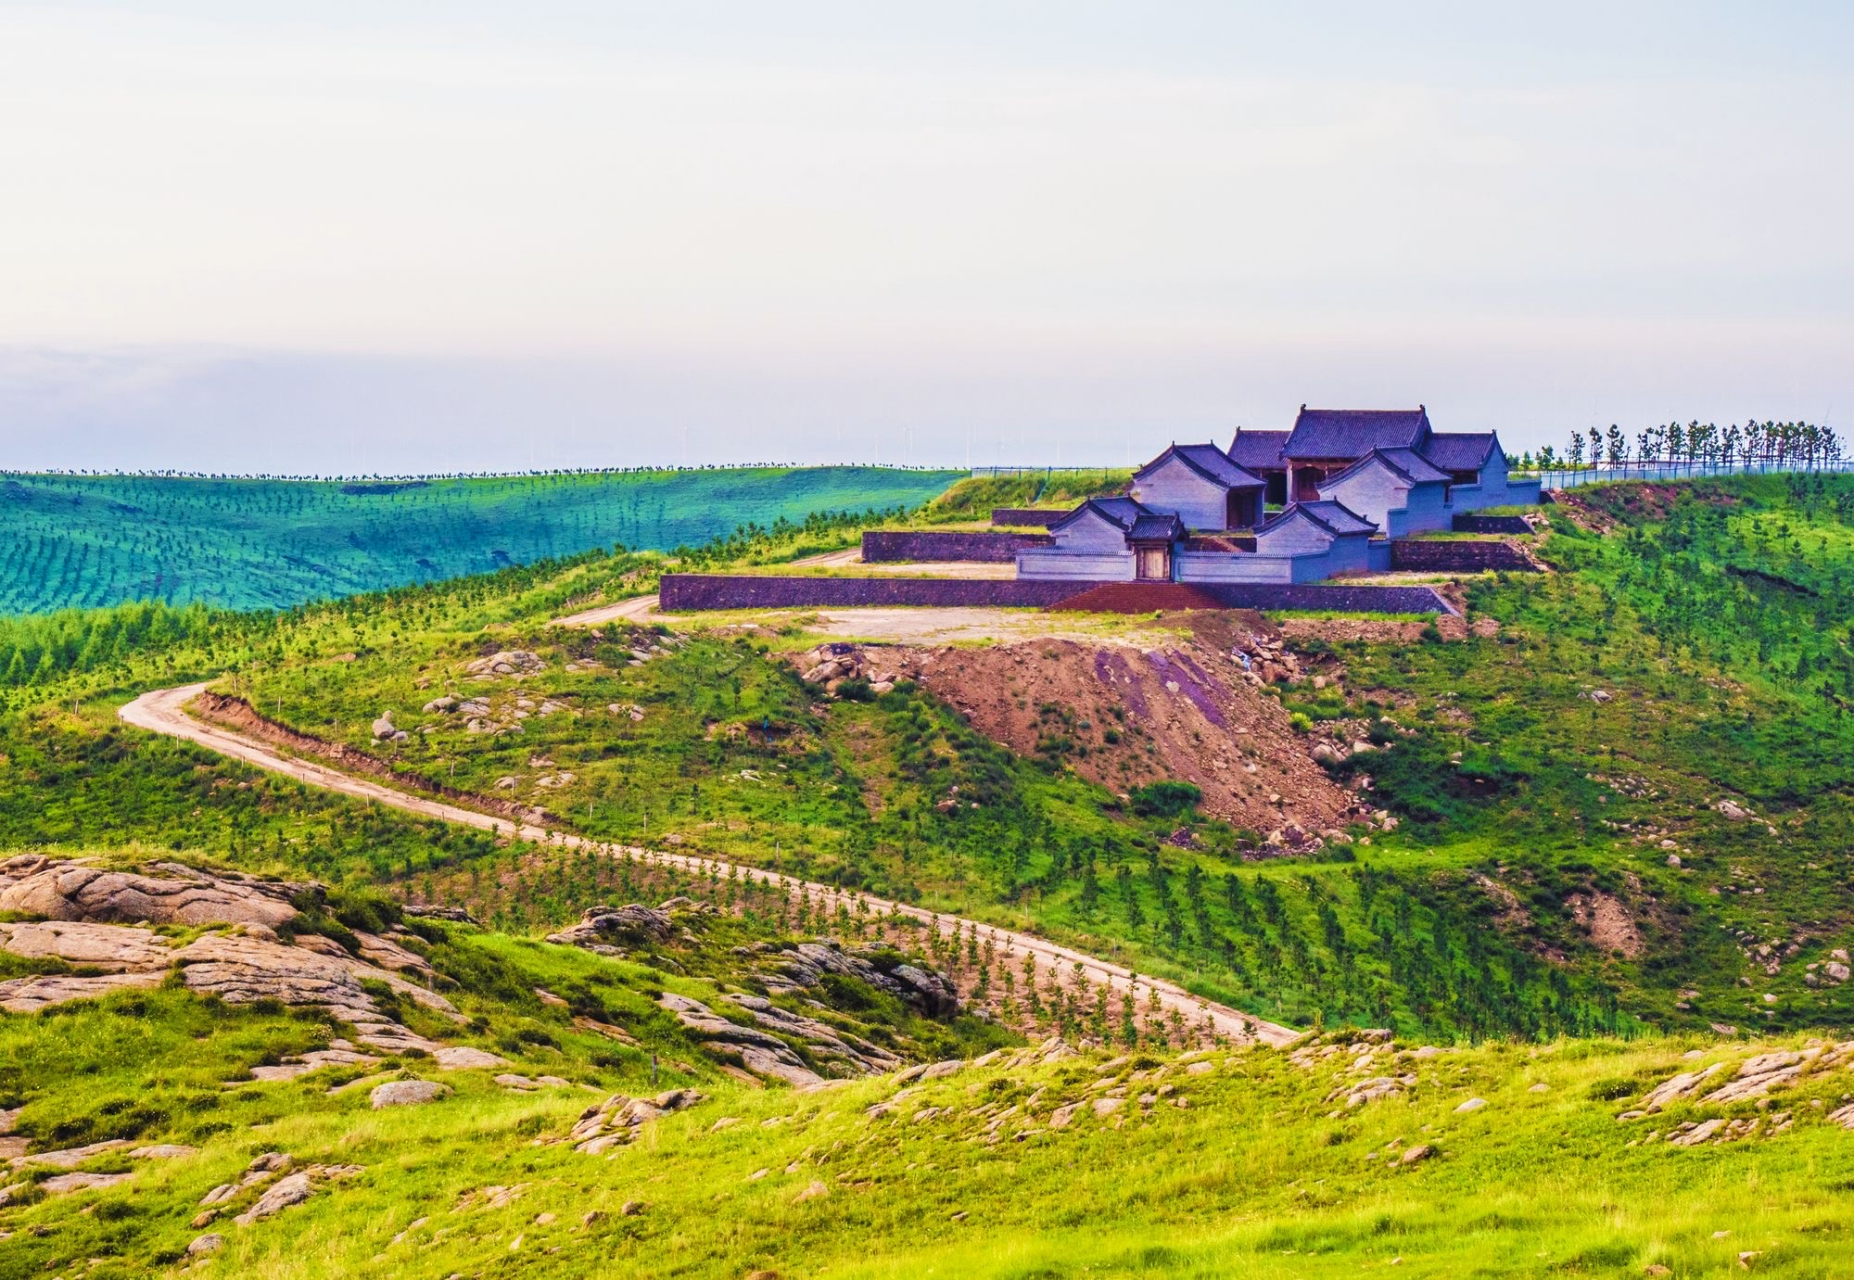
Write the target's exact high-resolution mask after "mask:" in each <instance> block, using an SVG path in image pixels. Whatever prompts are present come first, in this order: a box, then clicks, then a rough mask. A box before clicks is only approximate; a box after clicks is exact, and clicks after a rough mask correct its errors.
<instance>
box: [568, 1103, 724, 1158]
mask: <svg viewBox="0 0 1854 1280" xmlns="http://www.w3.org/2000/svg"><path fill="white" fill-rule="evenodd" d="M702 1100H703V1099H702V1095H701V1094H699V1093H697V1092H696V1091H695V1090H693V1089H670V1090H668V1091H667V1092H664V1093H659V1094H658V1095H657V1096H656V1097H654V1098H627V1097H626V1096H625V1095H624V1094H622V1093H614V1094H613V1095H612V1096H611V1097H609V1098H607V1099H606V1100H605V1101H604V1102H601V1103H599V1104H598V1105H597V1106H592V1107H587V1108H586V1109H585V1110H584V1111H582V1112H580V1116H579V1122H578V1123H577V1124H575V1125H574V1126H573V1130H572V1132H571V1133H569V1134H568V1135H567V1137H566V1141H568V1142H571V1143H572V1144H573V1149H574V1150H576V1151H583V1152H585V1153H586V1154H587V1155H594V1156H596V1155H601V1154H603V1153H605V1152H607V1151H610V1150H611V1149H612V1148H613V1147H617V1146H622V1145H623V1144H625V1143H627V1142H629V1141H631V1139H632V1137H634V1136H635V1134H636V1131H637V1129H638V1128H639V1127H640V1126H642V1125H645V1124H648V1123H649V1122H650V1121H652V1120H655V1119H657V1118H658V1117H659V1116H666V1115H669V1114H670V1113H671V1112H673V1111H682V1110H684V1109H686V1108H688V1107H692V1106H694V1105H695V1104H696V1103H698V1102H701V1101H702Z"/></svg>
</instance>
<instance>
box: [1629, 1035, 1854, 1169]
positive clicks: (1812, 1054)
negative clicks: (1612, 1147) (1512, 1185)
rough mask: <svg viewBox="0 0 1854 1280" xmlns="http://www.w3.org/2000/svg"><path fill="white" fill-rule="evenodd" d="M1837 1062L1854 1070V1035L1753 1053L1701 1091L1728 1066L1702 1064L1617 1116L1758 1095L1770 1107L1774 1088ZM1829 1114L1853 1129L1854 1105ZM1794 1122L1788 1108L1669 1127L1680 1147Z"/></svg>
mask: <svg viewBox="0 0 1854 1280" xmlns="http://www.w3.org/2000/svg"><path fill="white" fill-rule="evenodd" d="M1838 1067H1848V1068H1851V1069H1854V1040H1845V1041H1841V1042H1840V1043H1833V1042H1813V1043H1811V1044H1809V1045H1807V1046H1805V1047H1803V1048H1801V1049H1790V1050H1778V1051H1776V1052H1772V1053H1759V1054H1754V1055H1752V1056H1751V1057H1749V1058H1746V1059H1745V1060H1744V1061H1743V1062H1741V1063H1739V1064H1738V1070H1737V1071H1736V1072H1735V1073H1734V1074H1733V1075H1732V1077H1731V1079H1729V1080H1727V1081H1726V1082H1725V1083H1724V1084H1723V1085H1720V1086H1719V1087H1718V1088H1714V1089H1712V1090H1711V1091H1710V1092H1707V1093H1703V1094H1702V1090H1705V1089H1707V1088H1708V1087H1709V1086H1711V1085H1712V1083H1713V1082H1714V1081H1715V1080H1716V1079H1717V1078H1718V1077H1720V1076H1721V1075H1722V1074H1723V1073H1724V1072H1725V1070H1726V1064H1725V1063H1723V1062H1715V1063H1713V1064H1712V1065H1710V1066H1708V1067H1705V1068H1703V1069H1698V1070H1693V1071H1682V1072H1680V1073H1678V1074H1677V1075H1674V1076H1672V1077H1670V1078H1668V1079H1666V1080H1663V1081H1662V1082H1661V1083H1660V1084H1658V1085H1656V1086H1655V1087H1654V1088H1652V1089H1650V1090H1649V1091H1648V1092H1647V1093H1646V1094H1644V1095H1643V1096H1642V1099H1641V1101H1640V1102H1639V1103H1637V1104H1636V1105H1635V1106H1634V1107H1632V1108H1630V1109H1629V1110H1627V1111H1624V1112H1623V1113H1622V1114H1621V1115H1619V1116H1617V1117H1616V1118H1617V1119H1618V1120H1620V1121H1624V1122H1628V1121H1633V1120H1641V1119H1644V1118H1646V1117H1648V1116H1652V1115H1653V1114H1654V1113H1656V1112H1658V1111H1660V1110H1662V1109H1664V1108H1666V1107H1668V1106H1671V1105H1673V1104H1674V1103H1680V1102H1685V1103H1692V1104H1694V1105H1697V1106H1728V1105H1730V1104H1732V1103H1735V1102H1746V1101H1749V1100H1751V1099H1754V1098H1755V1099H1760V1101H1759V1102H1758V1106H1759V1107H1766V1106H1767V1105H1768V1104H1767V1103H1766V1102H1764V1101H1761V1099H1765V1098H1767V1097H1768V1096H1769V1094H1770V1092H1771V1091H1772V1090H1773V1089H1778V1088H1786V1087H1788V1086H1790V1085H1793V1084H1796V1083H1798V1082H1799V1081H1801V1080H1802V1079H1803V1078H1804V1077H1806V1076H1811V1075H1816V1074H1819V1073H1821V1072H1825V1071H1831V1070H1834V1069H1836V1068H1838ZM1812 1105H1819V1104H1812ZM1829 1119H1830V1120H1832V1121H1834V1122H1835V1123H1836V1124H1841V1125H1843V1126H1844V1127H1847V1128H1854V1106H1849V1107H1843V1108H1842V1109H1841V1110H1840V1111H1837V1112H1835V1113H1833V1114H1832V1115H1830V1116H1829ZM1789 1127H1790V1113H1789V1112H1787V1111H1774V1112H1773V1111H1766V1112H1765V1113H1764V1114H1762V1115H1760V1116H1756V1117H1739V1118H1737V1119H1732V1118H1729V1117H1725V1116H1715V1117H1713V1118H1711V1119H1707V1120H1698V1121H1694V1120H1689V1121H1683V1122H1682V1123H1680V1124H1679V1125H1676V1126H1675V1127H1674V1128H1673V1129H1671V1130H1669V1131H1668V1133H1667V1141H1668V1143H1669V1144H1670V1145H1673V1146H1677V1147H1695V1146H1699V1145H1701V1144H1702V1143H1708V1142H1733V1141H1736V1140H1737V1139H1739V1138H1745V1137H1751V1136H1753V1135H1755V1134H1758V1133H1762V1134H1764V1135H1766V1136H1768V1135H1770V1134H1776V1133H1782V1132H1784V1131H1786V1130H1787V1129H1789ZM1661 1136H1662V1135H1661V1133H1660V1132H1659V1131H1658V1130H1657V1131H1654V1132H1651V1133H1649V1134H1648V1135H1647V1136H1645V1137H1643V1138H1639V1139H1636V1140H1635V1142H1631V1143H1630V1145H1631V1146H1634V1145H1636V1143H1642V1142H1654V1141H1657V1140H1659V1139H1660V1138H1661Z"/></svg>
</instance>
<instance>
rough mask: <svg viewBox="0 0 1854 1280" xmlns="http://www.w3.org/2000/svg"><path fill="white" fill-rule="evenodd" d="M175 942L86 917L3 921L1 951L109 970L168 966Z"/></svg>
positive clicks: (36, 958) (171, 958)
mask: <svg viewBox="0 0 1854 1280" xmlns="http://www.w3.org/2000/svg"><path fill="white" fill-rule="evenodd" d="M173 945H174V944H173V943H172V942H171V941H169V940H168V939H167V938H164V937H162V936H161V935H160V934H158V933H155V932H153V931H151V930H148V929H125V928H122V927H120V926H117V925H107V924H92V923H90V922H89V921H87V920H46V921H37V922H29V923H25V924H6V923H0V951H10V952H12V953H13V954H14V955H16V956H25V957H26V958H27V959H29V960H62V961H63V962H64V963H66V964H69V965H73V966H77V967H81V968H87V969H102V970H105V971H107V972H109V973H122V972H123V971H125V970H130V969H165V968H166V967H167V966H168V965H169V964H170V963H171V962H172V960H173Z"/></svg>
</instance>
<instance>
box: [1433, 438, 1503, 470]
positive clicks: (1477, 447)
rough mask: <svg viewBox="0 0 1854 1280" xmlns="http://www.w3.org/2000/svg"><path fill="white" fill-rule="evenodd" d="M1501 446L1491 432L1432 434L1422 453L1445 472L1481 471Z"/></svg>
mask: <svg viewBox="0 0 1854 1280" xmlns="http://www.w3.org/2000/svg"><path fill="white" fill-rule="evenodd" d="M1498 445H1499V438H1498V437H1497V436H1495V435H1494V433H1493V432H1491V431H1451V432H1448V433H1446V434H1445V433H1443V432H1440V431H1436V432H1432V433H1431V434H1430V436H1429V439H1428V441H1427V442H1426V443H1425V444H1424V445H1423V447H1422V450H1421V453H1422V455H1423V456H1424V457H1425V458H1427V459H1429V461H1430V462H1431V463H1432V464H1434V465H1435V466H1438V467H1440V468H1442V470H1444V471H1479V470H1480V469H1481V467H1482V466H1484V465H1486V462H1487V459H1488V457H1489V456H1491V455H1492V453H1493V451H1494V449H1495V448H1496V447H1498Z"/></svg>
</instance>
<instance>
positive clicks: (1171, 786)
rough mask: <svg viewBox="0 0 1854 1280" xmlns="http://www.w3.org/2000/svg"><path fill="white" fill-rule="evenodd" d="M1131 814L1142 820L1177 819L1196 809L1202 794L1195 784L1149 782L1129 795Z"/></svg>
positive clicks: (1168, 781) (1169, 780)
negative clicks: (1131, 804) (1131, 803)
mask: <svg viewBox="0 0 1854 1280" xmlns="http://www.w3.org/2000/svg"><path fill="white" fill-rule="evenodd" d="M1131 795H1132V799H1133V812H1134V813H1137V814H1138V815H1139V816H1140V817H1142V818H1178V817H1182V816H1183V815H1185V814H1187V813H1189V812H1191V811H1192V810H1193V809H1195V808H1197V806H1198V802H1199V801H1201V800H1203V798H1204V793H1203V791H1201V790H1200V789H1199V788H1198V787H1197V786H1196V784H1194V783H1190V782H1175V781H1172V780H1171V779H1167V780H1166V781H1164V782H1151V783H1148V784H1146V785H1145V786H1143V787H1135V788H1134V789H1133V791H1132V793H1131Z"/></svg>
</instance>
